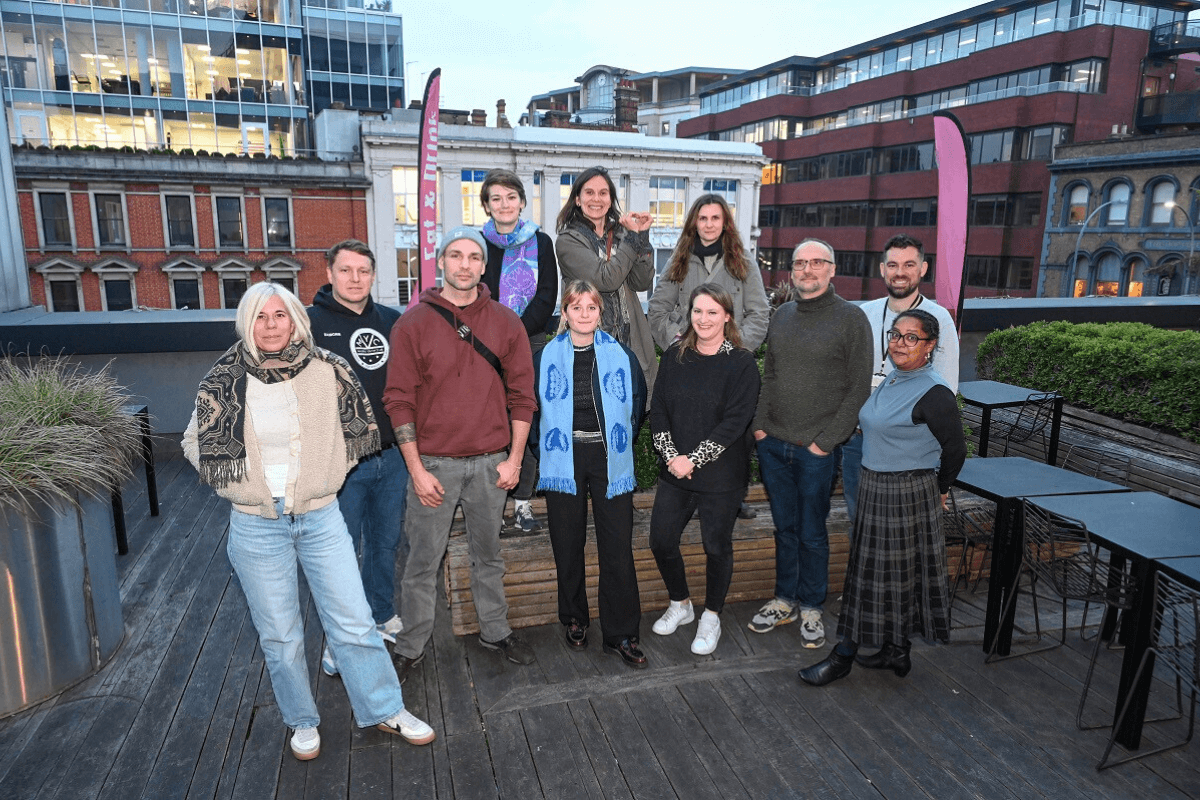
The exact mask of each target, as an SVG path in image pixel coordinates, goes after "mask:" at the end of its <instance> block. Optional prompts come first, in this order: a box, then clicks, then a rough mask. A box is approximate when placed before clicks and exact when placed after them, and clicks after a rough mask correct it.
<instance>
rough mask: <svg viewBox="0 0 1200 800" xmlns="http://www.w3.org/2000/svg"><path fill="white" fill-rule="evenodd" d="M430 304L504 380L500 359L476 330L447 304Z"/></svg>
mask: <svg viewBox="0 0 1200 800" xmlns="http://www.w3.org/2000/svg"><path fill="white" fill-rule="evenodd" d="M429 306H430V307H431V308H432V309H433V310H434V311H436V312H438V313H439V314H441V315H442V319H444V320H446V322H449V323H450V327H451V328H454V332H455V333H456V334H458V338H460V339H462V340H463V341H464V342H470V343H471V346H472V347H474V348H475V352H476V353H479V355H481V356H483V360H484V361H486V362H488V363H489V364H491V365H492V369H494V370H496V374H497V375H499V376H500V380H501V381H503V380H504V370H503V369H502V368H501V366H500V359H499V358H498V357H497V356H496V354H495V353H493V352H492V351H491V350H490V349H489V348H488V346H487V345H486V344H484V343H483V342H481V341H479V339H478V338H477V337H476V336H475V334H474V332H472V331H471V328H470V326H469V325H467V323H465V322H463V321H462V320H460V319H459V318H458V315H457V314H455V313H454V312H453V311H451V310H450V309H448V308H446V307H445V306H439V305H437V304H436V303H430V304H429Z"/></svg>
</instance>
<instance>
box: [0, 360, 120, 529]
mask: <svg viewBox="0 0 1200 800" xmlns="http://www.w3.org/2000/svg"><path fill="white" fill-rule="evenodd" d="M129 402H130V397H129V396H128V395H127V394H126V392H125V390H124V388H123V387H121V386H119V385H118V384H117V382H116V381H115V380H114V379H113V377H112V375H111V374H109V370H108V367H107V366H106V367H105V368H104V369H102V370H100V371H99V372H89V371H87V370H85V369H83V368H82V367H81V366H79V365H77V364H73V363H71V362H70V361H68V360H67V359H66V358H65V357H62V356H57V357H43V358H4V359H0V503H2V504H4V505H7V506H10V507H16V508H28V507H30V506H32V504H34V503H35V502H53V501H55V500H65V501H67V502H75V501H76V497H77V496H78V494H79V493H82V494H85V495H91V496H93V497H103V496H105V495H107V493H108V492H109V491H110V490H111V488H112V487H113V486H118V485H120V484H121V483H123V482H124V481H125V480H126V479H127V478H128V477H129V475H130V474H131V472H132V467H133V457H134V455H135V454H136V453H137V451H138V448H139V447H140V445H141V427H140V424H139V422H138V420H137V419H136V418H135V417H133V416H132V415H130V414H127V413H125V412H124V411H123V406H125V405H126V404H128V403H129Z"/></svg>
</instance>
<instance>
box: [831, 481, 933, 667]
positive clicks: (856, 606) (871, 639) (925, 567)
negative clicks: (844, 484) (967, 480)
mask: <svg viewBox="0 0 1200 800" xmlns="http://www.w3.org/2000/svg"><path fill="white" fill-rule="evenodd" d="M914 635H915V636H921V637H924V638H925V639H929V640H936V641H941V642H945V641H947V640H948V639H949V638H950V601H949V592H948V591H947V585H946V544H945V541H944V540H943V538H942V530H941V496H940V495H939V493H938V487H937V476H936V474H935V472H934V471H933V470H931V469H929V470H911V471H908V472H875V471H873V470H869V469H866V468H865V467H864V468H863V471H862V478H861V481H860V483H859V489H858V507H857V509H856V511H855V517H854V537H853V540H852V542H851V545H850V563H849V565H848V566H847V568H846V583H845V586H844V587H843V589H842V614H841V617H840V619H839V620H838V636H840V637H842V638H850V639H853V640H854V641H856V642H858V643H859V644H860V645H864V646H867V647H882V646H883V645H884V644H887V643H891V644H894V645H903V644H904V643H905V641H906V640H910V639H911V638H912V637H913V636H914Z"/></svg>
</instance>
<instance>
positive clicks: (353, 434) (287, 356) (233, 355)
mask: <svg viewBox="0 0 1200 800" xmlns="http://www.w3.org/2000/svg"><path fill="white" fill-rule="evenodd" d="M313 358H317V359H320V360H321V361H325V362H327V363H329V364H332V365H333V371H334V376H335V379H336V381H337V404H338V417H339V419H340V420H341V423H342V436H344V437H345V439H346V453H347V455H348V456H349V457H350V458H352V459H355V460H357V459H360V458H363V457H364V456H368V455H370V454H371V453H374V452H376V451H377V450H379V428H378V426H377V425H376V424H375V417H374V415H372V413H371V409H370V406H368V405H367V399H366V395H365V394H364V392H363V389H362V386H361V385H360V384H359V382H358V378H357V377H355V375H354V371H353V370H352V369H351V368H350V365H349V364H347V363H346V362H345V361H344V360H343V359H342V358H341V357H340V356H337V355H334V354H333V353H330V352H329V351H328V350H323V349H321V348H319V347H318V348H317V349H316V350H310V349H309V347H308V345H306V344H304V343H303V342H292V343H291V344H289V345H288V346H287V347H286V348H284V349H283V350H282V351H281V352H279V353H263V355H262V360H260V361H259V362H258V363H254V361H253V360H252V359H251V358H250V354H249V353H248V352H246V346H245V344H243V343H242V342H241V341H238V342H237V343H236V344H234V345H233V347H230V348H229V349H228V350H226V351H225V354H224V355H222V356H221V357H220V358H219V359H217V363H216V364H213V367H212V369H210V370H209V371H208V374H207V375H205V376H204V380H202V381H200V392H199V394H197V396H196V424H197V428H198V430H197V438H198V440H199V444H200V479H201V480H202V481H203V482H204V483H206V484H208V485H210V486H212V487H213V488H215V489H221V488H224V487H226V486H228V485H229V484H231V483H237V482H239V481H241V480H242V479H244V478H245V477H246V437H245V435H244V428H245V425H246V376H247V375H253V376H254V377H255V378H258V379H259V380H260V381H262V382H263V383H280V382H282V381H288V380H291V379H292V378H294V377H296V376H297V375H298V374H300V371H301V370H303V369H304V368H305V367H306V366H308V363H309V361H310V360H312V359H313Z"/></svg>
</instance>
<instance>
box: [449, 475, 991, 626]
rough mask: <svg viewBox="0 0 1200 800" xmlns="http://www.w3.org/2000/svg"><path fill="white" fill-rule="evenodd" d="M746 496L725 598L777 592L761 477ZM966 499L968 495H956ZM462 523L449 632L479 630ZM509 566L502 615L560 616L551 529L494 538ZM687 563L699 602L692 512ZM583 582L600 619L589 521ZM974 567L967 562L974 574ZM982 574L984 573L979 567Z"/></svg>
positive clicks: (840, 573) (646, 578)
mask: <svg viewBox="0 0 1200 800" xmlns="http://www.w3.org/2000/svg"><path fill="white" fill-rule="evenodd" d="M747 501H748V502H749V503H750V504H751V505H752V506H753V507H754V508H755V509H756V510H757V511H758V517H756V518H755V519H750V520H738V522H737V524H736V525H735V527H734V530H733V559H734V562H733V563H734V566H733V581H732V583H731V584H730V586H729V594H728V595H727V596H726V599H727V600H728V601H729V602H731V603H736V602H741V601H744V600H763V601H765V600H769V599H770V598H771V597H772V596H773V595H774V592H775V527H774V524H773V522H772V520H771V510H770V508H769V506H768V505H767V499H766V493H765V492H764V490H763V488H762V486H761V485H756V486H753V487H751V492H750V494H749V495H748V497H747ZM960 502H966V503H971V502H972V501H971V500H960ZM653 504H654V493H653V492H645V493H639V494H636V495H634V509H635V511H634V530H633V559H634V564H635V566H636V568H637V575H638V588H639V591H640V593H641V599H642V611H643V612H644V613H645V614H647V615H650V614H658V613H659V612H661V611H662V610H663V609H665V608H666V606H667V601H668V598H667V589H666V586H664V585H663V582H662V577H661V576H660V575H659V574H658V565H657V564H656V563H655V561H654V555H653V554H652V553H651V552H650V547H649V543H648V538H649V531H650V509H651V507H652V506H653ZM534 512H535V514H536V515H537V516H538V517H539V518H540V519H543V520H544V519H545V505H544V501H541V500H538V499H535V501H534ZM828 526H829V596H830V597H831V598H833V597H837V596H838V595H839V594H841V591H842V583H843V580H844V578H845V573H846V563H847V561H848V559H849V555H850V545H849V538H848V536H847V526H848V524H847V516H846V503H845V501H844V500H843V499H842V496H841V494H836V495H835V496H834V497H833V505H832V509H831V510H830V513H829V522H828ZM462 532H463V530H462V527H461V523H457V524H456V525H455V530H454V531H453V534H452V536H451V538H450V544H449V547H448V549H447V554H446V566H445V581H446V598H447V599H448V601H449V604H450V619H451V623H452V625H453V630H454V633H455V634H457V635H459V636H462V635H465V634H470V633H478V632H479V624H478V620H477V618H476V615H475V604H474V602H473V601H472V599H471V591H470V589H471V570H470V556H469V554H468V552H467V542H466V537H465V536H463V535H461V534H462ZM500 545H501V547H500V549H501V552H502V553H503V555H504V562H505V566H506V568H507V572H506V574H505V576H504V587H505V594H506V595H507V597H508V622H509V624H510V625H511V626H512V627H513V628H525V627H530V626H534V625H545V624H547V623H551V622H557V621H558V584H557V582H556V572H555V567H554V554H553V553H552V551H551V549H550V536H549V534H548V533H545V532H541V533H537V534H532V535H528V536H513V537H504V538H502V539H501V540H500ZM680 549H681V550H682V551H683V557H684V562H685V563H686V565H687V576H688V586H689V588H690V589H691V592H692V596H693V598H696V602H697V603H700V604H702V603H703V599H704V573H705V558H704V546H703V544H702V542H701V539H700V523H699V522H698V521H697V520H695V519H693V520H692V521H691V522H690V523H689V524H688V526H687V528H686V529H684V532H683V538H682V541H681V543H680ZM947 556H948V558H949V559H950V563H949V564H948V565H947V573H948V574H949V575H954V574H955V570H956V568H957V557H958V553H957V551H954V552H951V553H948V554H947ZM585 557H586V559H587V568H586V575H587V578H586V585H587V594H588V605H589V606H590V608H591V613H592V619H593V620H596V619H598V613H597V604H596V592H597V582H598V579H599V578H598V576H599V569H598V567H597V562H596V545H595V529H594V528H593V527H592V526H591V524H590V516H589V526H588V542H587V546H586V548H585ZM978 570H979V567H978V566H976V568H975V570H973V575H974V576H977V575H978ZM985 574H986V573H985Z"/></svg>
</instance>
